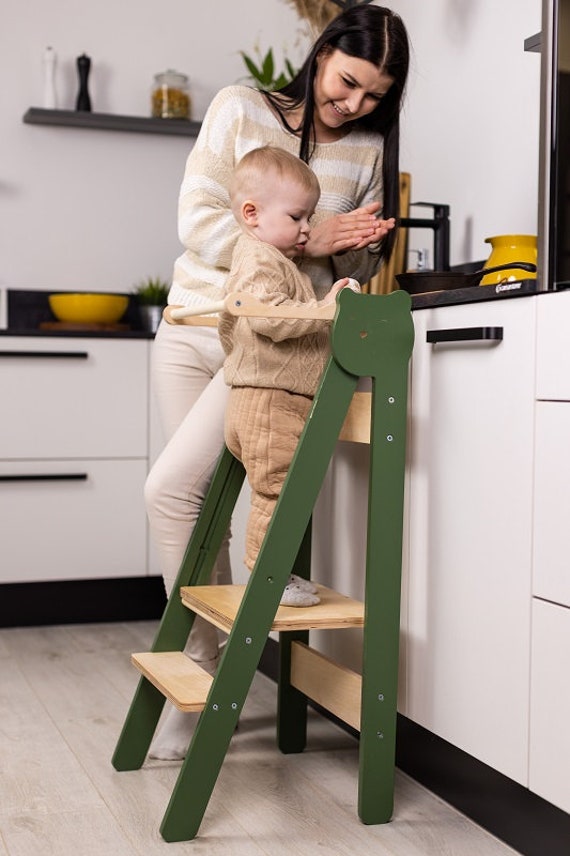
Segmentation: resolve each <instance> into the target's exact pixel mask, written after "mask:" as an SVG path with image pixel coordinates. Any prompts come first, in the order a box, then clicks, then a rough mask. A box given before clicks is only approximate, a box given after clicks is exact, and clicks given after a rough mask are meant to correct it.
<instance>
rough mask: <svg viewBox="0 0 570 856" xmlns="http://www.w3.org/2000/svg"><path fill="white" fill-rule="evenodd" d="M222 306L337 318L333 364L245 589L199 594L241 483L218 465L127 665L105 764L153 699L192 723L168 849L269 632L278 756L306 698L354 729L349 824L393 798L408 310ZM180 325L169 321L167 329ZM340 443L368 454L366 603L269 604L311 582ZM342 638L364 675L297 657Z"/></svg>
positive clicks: (214, 764) (119, 758)
mask: <svg viewBox="0 0 570 856" xmlns="http://www.w3.org/2000/svg"><path fill="white" fill-rule="evenodd" d="M224 306H225V308H226V309H227V310H228V311H232V312H234V313H235V314H243V315H255V314H257V315H269V314H275V315H277V314H280V313H282V312H283V311H285V312H286V313H287V312H288V313H289V314H287V315H285V316H283V314H282V315H281V317H305V318H306V317H321V318H323V317H329V318H332V313H333V312H334V313H335V315H334V322H333V325H332V330H331V351H332V356H331V358H330V359H329V362H328V365H327V367H326V369H325V371H324V373H323V376H322V379H321V383H320V386H319V389H318V391H317V394H316V396H315V399H314V402H313V406H312V409H311V411H310V414H309V417H308V419H307V423H306V426H305V429H304V431H303V434H302V435H301V439H300V440H299V443H298V446H297V450H296V452H295V456H294V458H293V461H292V463H291V466H290V468H289V473H288V475H287V478H286V480H285V483H284V485H283V488H282V491H281V495H280V497H279V500H278V503H277V505H276V508H275V511H274V513H273V517H272V520H271V523H270V525H269V527H268V530H267V533H266V536H265V539H264V542H263V545H262V547H261V550H260V552H259V556H258V558H257V561H256V564H255V567H254V569H253V571H252V574H251V576H250V579H249V582H248V584H247V586H209V585H207V583H208V580H209V577H210V573H211V570H212V566H213V564H214V561H215V558H216V556H217V553H218V550H219V547H220V544H221V542H222V539H223V537H224V534H225V532H226V531H227V528H228V525H229V522H230V518H231V514H232V510H233V508H234V505H235V503H236V500H237V497H238V495H239V492H240V489H241V486H242V484H243V479H244V475H245V474H244V470H243V467H242V465H241V463H240V462H239V461H237V460H236V459H235V458H233V456H232V455H231V454H230V452H229V451H228V450H227V449H226V450H225V451H224V452H223V454H222V456H221V458H220V461H219V464H218V467H217V469H216V472H215V474H214V478H213V480H212V484H211V487H210V490H209V492H208V495H207V497H206V500H205V502H204V506H203V509H202V512H201V514H200V517H199V519H198V522H197V524H196V527H195V529H194V532H193V534H192V537H191V539H190V541H189V544H188V547H187V550H186V554H185V557H184V560H183V562H182V565H181V567H180V571H179V574H178V577H177V580H176V583H175V586H174V588H173V592H172V595H171V597H170V598H169V601H168V603H167V605H166V608H165V611H164V615H163V617H162V621H161V623H160V626H159V628H158V631H157V634H156V638H155V640H154V643H153V646H152V650H151V651H150V652H148V653H141V654H134V655H133V658H132V659H133V663H134V665H135V666H136V667H137V668H138V669H139V670H140V671H141V673H142V675H141V678H140V681H139V684H138V688H137V690H136V693H135V696H134V698H133V701H132V703H131V706H130V709H129V712H128V714H127V718H126V721H125V724H124V726H123V730H122V733H121V735H120V738H119V741H118V744H117V747H116V750H115V753H114V756H113V765H114V766H115V768H116V769H117V770H134V769H138V768H140V767H141V766H142V764H143V762H144V759H145V757H146V754H147V752H148V749H149V746H150V743H151V740H152V737H153V734H154V731H155V729H156V726H157V723H158V720H159V717H160V714H161V711H162V708H163V705H164V702H165V699H169V700H170V701H171V702H172V703H173V704H174V705H175V706H176V707H177V708H178V709H180V710H184V711H200V710H201V711H202V713H201V715H200V718H199V721H198V724H197V727H196V730H195V733H194V737H193V739H192V742H191V744H190V747H189V749H188V752H187V755H186V758H185V760H184V762H183V764H182V767H181V770H180V773H179V776H178V780H177V783H176V785H175V788H174V791H173V793H172V795H171V798H170V802H169V805H168V807H167V809H166V813H165V815H164V818H163V822H162V826H161V830H160V831H161V834H162V836H163V838H164V839H165V840H166V841H183V840H188V839H192V838H194V837H195V836H196V835H197V833H198V829H199V826H200V823H201V821H202V818H203V816H204V813H205V811H206V808H207V805H208V801H209V799H210V796H211V794H212V791H213V789H214V786H215V783H216V780H217V777H218V774H219V771H220V768H221V765H222V763H223V760H224V758H225V755H226V752H227V749H228V746H229V743H230V740H231V737H232V735H233V733H234V730H235V728H236V725H237V722H238V718H239V716H240V712H241V710H242V707H243V704H244V702H245V699H246V697H247V693H248V691H249V688H250V685H251V682H252V680H253V677H254V675H255V672H256V670H257V668H258V665H259V661H260V658H261V655H262V652H263V648H264V646H265V643H266V640H267V637H268V635H269V632H270V631H271V630H272V629H274V630H278V631H279V632H280V679H279V689H278V713H277V740H278V746H279V748H280V750H281V751H282V752H284V753H292V752H302V751H303V749H304V747H305V743H306V718H307V700H308V699H311V700H312V701H315V702H317V703H318V704H319V705H321V706H322V707H323V708H325V709H327V710H330V711H331V712H332V713H334V714H335V715H336V716H337V717H339V718H340V719H341V720H342V721H345V722H347V723H348V724H349V725H351V726H352V727H353V728H355V729H357V730H359V731H360V746H359V788H358V803H359V806H358V812H359V816H360V818H361V820H362V821H363V822H364V823H367V824H376V823H386V822H388V821H389V820H390V818H391V816H392V810H393V798H394V761H395V739H396V702H397V684H398V648H399V623H400V586H401V558H402V526H403V499H404V466H405V442H406V410H407V380H408V362H409V359H410V356H411V352H412V347H413V340H414V332H413V324H412V318H411V312H410V308H411V299H410V297H409V295H408V294H407V293H405V292H402V291H397V292H393V293H392V294H389V295H369V294H355V293H354V292H352V291H351V290H350V289H344V290H343V291H342V292H341V293H340V295H339V296H338V298H337V304H336V306H335V305H332V306H331V307H321V308H320V309H317V310H315V309H314V308H313V309H312V310H311V309H309V308H308V307H306V308H305V307H303V308H302V309H301V310H296V314H295V316H293V315H292V314H291V308H290V307H268V306H267V305H263V304H260V303H258V302H257V301H256V300H255V299H254V298H251V297H248V296H247V295H241V294H233V295H228V297H227V298H226V302H225V304H224ZM219 309H220V307H216V310H212V311H219ZM323 310H326V311H327V312H329V313H330V314H329V315H328V316H327V315H326V314H324V311H323ZM169 311H171V312H172V310H169ZM202 311H203V310H202ZM185 312H186V311H185V310H183V309H181V310H179V312H178V319H180V320H183V319H184V318H185ZM310 313H312V314H310ZM172 315H174V312H172ZM175 317H176V316H175ZM193 320H194V319H190V318H188V319H187V320H184V321H183V322H184V323H192V321H193ZM361 377H369V378H371V379H372V392H371V393H362V392H356V387H357V384H358V381H359V378H361ZM351 402H352V404H351ZM363 426H364V427H363ZM354 428H356V436H355V432H354V431H353V429H354ZM339 438H340V439H356V440H357V441H360V442H369V443H370V445H371V449H370V473H369V494H368V526H367V558H366V576H365V598H364V603H360V602H358V601H355V600H353V599H351V598H348V597H344V596H343V595H340V594H337V593H336V592H334V591H332V590H331V589H327V588H325V587H324V586H319V587H318V594H319V596H320V598H321V602H320V603H319V604H317V605H316V606H312V607H308V608H295V607H283V606H280V605H279V601H280V599H281V594H282V592H283V589H284V587H285V585H286V583H287V579H288V577H289V574H290V573H291V572H292V571H294V572H295V573H297V574H299V575H300V576H303V577H309V575H310V521H311V514H312V510H313V506H314V504H315V502H316V499H317V496H318V493H319V490H320V487H321V484H322V482H323V479H324V476H325V473H326V470H327V467H328V464H329V461H330V459H331V457H332V455H333V452H334V448H335V445H336V442H337V440H338V439H339ZM197 614H199V615H201V616H202V617H204V618H206V619H207V620H208V621H210V622H212V623H213V624H215V625H216V626H218V627H221V628H222V629H223V630H226V631H230V635H229V638H228V641H227V644H226V646H225V650H224V653H223V655H222V658H221V661H220V665H219V667H218V670H217V673H216V675H215V678H211V677H210V676H209V675H207V674H206V673H205V672H203V671H202V670H201V669H200V668H199V667H198V666H196V664H194V663H193V662H192V661H191V660H190V659H189V658H188V657H187V656H186V655H185V654H183V653H182V652H183V649H184V646H185V644H186V641H187V639H188V635H189V633H190V629H191V627H192V622H193V620H194V616H195V615H197ZM344 627H363V638H364V642H363V645H364V650H363V669H362V677H361V676H360V675H357V674H356V673H353V672H351V671H350V670H349V669H346V668H345V667H343V666H339V665H338V664H336V663H334V662H333V661H332V660H330V659H328V658H327V657H325V656H324V655H322V654H320V653H319V652H317V651H314V650H312V649H311V648H310V647H309V645H308V637H309V631H310V630H311V629H314V628H319V629H339V628H344Z"/></svg>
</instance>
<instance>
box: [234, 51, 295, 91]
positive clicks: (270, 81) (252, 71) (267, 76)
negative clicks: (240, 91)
mask: <svg viewBox="0 0 570 856" xmlns="http://www.w3.org/2000/svg"><path fill="white" fill-rule="evenodd" d="M240 54H241V58H242V59H243V61H244V64H245V67H246V68H247V70H248V72H249V77H250V78H251V80H253V82H254V83H255V85H256V87H257V88H258V89H265V90H267V91H271V90H273V89H281V87H282V86H285V84H287V83H289V81H290V80H292V79H293V78H294V77H295V75H296V73H297V72H296V70H295V69H294V68H293V66H292V65H291V63H290V62H289V60H288V59H287V58H285V60H284V62H285V70H284V71H281V72H279V74H276V72H275V60H274V57H273V48H269V50H268V51H267V53H266V54H265V56H262V55H261V51H260V50H259V48H256V49H255V60H256V61H255V60H253V59H252V58H251V56H248V54H246V53H244V52H243V51H240Z"/></svg>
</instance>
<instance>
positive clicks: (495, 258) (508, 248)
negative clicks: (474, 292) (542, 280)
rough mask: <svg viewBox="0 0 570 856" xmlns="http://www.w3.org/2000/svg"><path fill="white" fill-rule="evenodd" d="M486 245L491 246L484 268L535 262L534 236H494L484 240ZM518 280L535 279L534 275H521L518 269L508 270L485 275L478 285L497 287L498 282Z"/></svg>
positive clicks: (535, 241)
mask: <svg viewBox="0 0 570 856" xmlns="http://www.w3.org/2000/svg"><path fill="white" fill-rule="evenodd" d="M485 243H486V244H491V254H490V256H489V258H488V259H487V261H486V262H485V267H486V268H488V267H496V265H504V264H508V263H509V262H530V263H531V264H534V265H535V264H536V261H537V255H538V251H537V240H536V235H495V237H493V238H485ZM518 279H536V273H523V271H521V269H520V268H508V269H507V270H502V271H498V272H497V273H492V274H487V275H486V276H484V277H483V279H482V280H481V282H480V283H479V285H497V284H498V283H499V282H504V281H507V282H514V281H515V280H518Z"/></svg>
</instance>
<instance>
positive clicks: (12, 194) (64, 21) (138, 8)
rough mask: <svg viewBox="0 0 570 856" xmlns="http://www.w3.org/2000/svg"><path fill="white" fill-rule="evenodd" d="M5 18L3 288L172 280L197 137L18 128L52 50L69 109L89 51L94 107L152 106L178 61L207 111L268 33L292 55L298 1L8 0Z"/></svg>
mask: <svg viewBox="0 0 570 856" xmlns="http://www.w3.org/2000/svg"><path fill="white" fill-rule="evenodd" d="M3 18H4V20H5V21H9V22H10V24H9V26H5V27H2V32H1V34H0V63H1V64H2V65H1V68H2V78H3V80H4V81H5V86H4V88H3V95H2V109H1V110H0V212H1V213H0V217H1V224H0V287H4V286H5V287H18V288H45V289H55V288H57V289H60V288H63V289H78V290H89V289H97V290H110V291H112V290H118V291H124V290H127V291H128V290H130V289H131V287H132V285H133V284H134V283H135V282H136V281H137V280H138V279H140V278H142V277H144V276H146V275H151V274H161V275H162V276H164V277H169V276H170V274H171V271H172V264H173V261H174V259H175V257H176V256H177V255H178V254H179V252H180V245H179V242H178V238H177V234H176V205H177V197H178V189H179V185H180V181H181V178H182V174H183V170H184V163H185V159H186V156H187V153H188V151H189V150H190V148H191V145H192V139H191V138H190V137H169V136H162V135H160V136H154V135H143V134H132V133H117V132H104V131H91V130H83V129H70V128H51V127H43V126H42V127H39V126H34V125H24V124H22V116H23V115H24V113H25V111H26V109H27V108H28V107H30V106H39V107H41V106H42V56H43V52H44V49H45V46H46V45H52V46H53V47H54V48H55V50H56V52H57V54H58V74H57V84H58V90H59V106H60V107H61V108H64V109H74V106H75V98H76V95H77V89H78V82H77V73H76V69H75V59H76V57H77V56H79V55H80V54H81V53H84V52H85V53H87V54H88V55H89V56H90V57H91V58H92V71H91V76H90V86H89V90H90V94H91V100H92V107H93V110H94V111H97V112H110V113H119V114H129V115H141V116H148V115H150V112H149V108H150V92H151V83H152V80H153V76H154V74H155V73H157V72H160V71H164V70H165V69H166V68H176V69H178V70H180V71H183V72H185V73H187V74H188V75H189V76H190V79H191V87H192V95H193V100H194V111H193V118H196V119H201V118H202V117H203V115H204V112H205V110H206V107H207V105H208V103H209V101H210V99H211V97H212V96H213V95H214V94H215V92H216V91H217V90H218V89H219V88H220V87H222V86H224V85H226V84H229V83H234V82H236V81H237V80H238V79H239V78H240V77H242V76H243V74H244V72H245V69H244V66H243V63H242V61H241V58H240V56H239V54H238V50H240V49H243V50H244V51H246V52H247V53H251V51H252V49H253V47H254V45H255V42H256V41H258V40H259V42H260V44H261V47H262V48H265V47H266V46H269V45H270V44H273V45H274V46H275V49H276V50H277V51H278V52H279V53H280V52H281V49H282V47H283V46H285V47H286V48H287V50H288V52H289V54H290V55H291V56H295V57H296V54H295V51H296V41H297V38H298V29H299V21H298V19H297V17H296V15H295V12H294V10H292V9H291V8H289V6H287V5H286V4H285V3H283V2H280V0H271V2H268V0H239V2H229V0H219V2H210V3H201V2H200V3H199V2H196V0H194V2H182V0H162V2H160V3H155V2H152V3H151V2H148V0H121V2H119V3H117V2H111V0H97V2H92V3H81V4H79V3H77V2H71V0H51V2H50V0H48V2H46V1H45V0H23V2H21V0H4V4H3ZM303 52H304V48H303Z"/></svg>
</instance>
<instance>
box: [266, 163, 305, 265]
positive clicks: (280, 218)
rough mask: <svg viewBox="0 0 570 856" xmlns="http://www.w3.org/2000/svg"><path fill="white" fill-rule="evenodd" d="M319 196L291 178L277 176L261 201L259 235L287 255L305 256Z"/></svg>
mask: <svg viewBox="0 0 570 856" xmlns="http://www.w3.org/2000/svg"><path fill="white" fill-rule="evenodd" d="M318 201H319V197H318V195H317V194H315V193H314V192H313V191H309V190H306V189H305V188H303V187H302V186H301V185H300V184H299V183H297V182H296V181H293V180H291V179H282V178H280V179H277V178H274V179H273V181H271V182H270V186H268V190H267V193H266V194H264V198H263V200H261V201H259V204H258V208H257V212H258V217H257V226H256V229H255V234H256V236H257V237H258V238H259V239H260V240H261V241H266V243H268V244H273V246H274V247H276V248H277V249H278V250H281V252H282V253H283V255H284V256H287V258H288V259H292V258H294V257H295V256H302V255H303V252H304V249H305V244H306V243H307V241H308V239H309V233H310V231H311V230H310V226H309V220H310V219H311V217H312V216H313V214H314V213H315V208H316V205H317V202H318Z"/></svg>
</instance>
